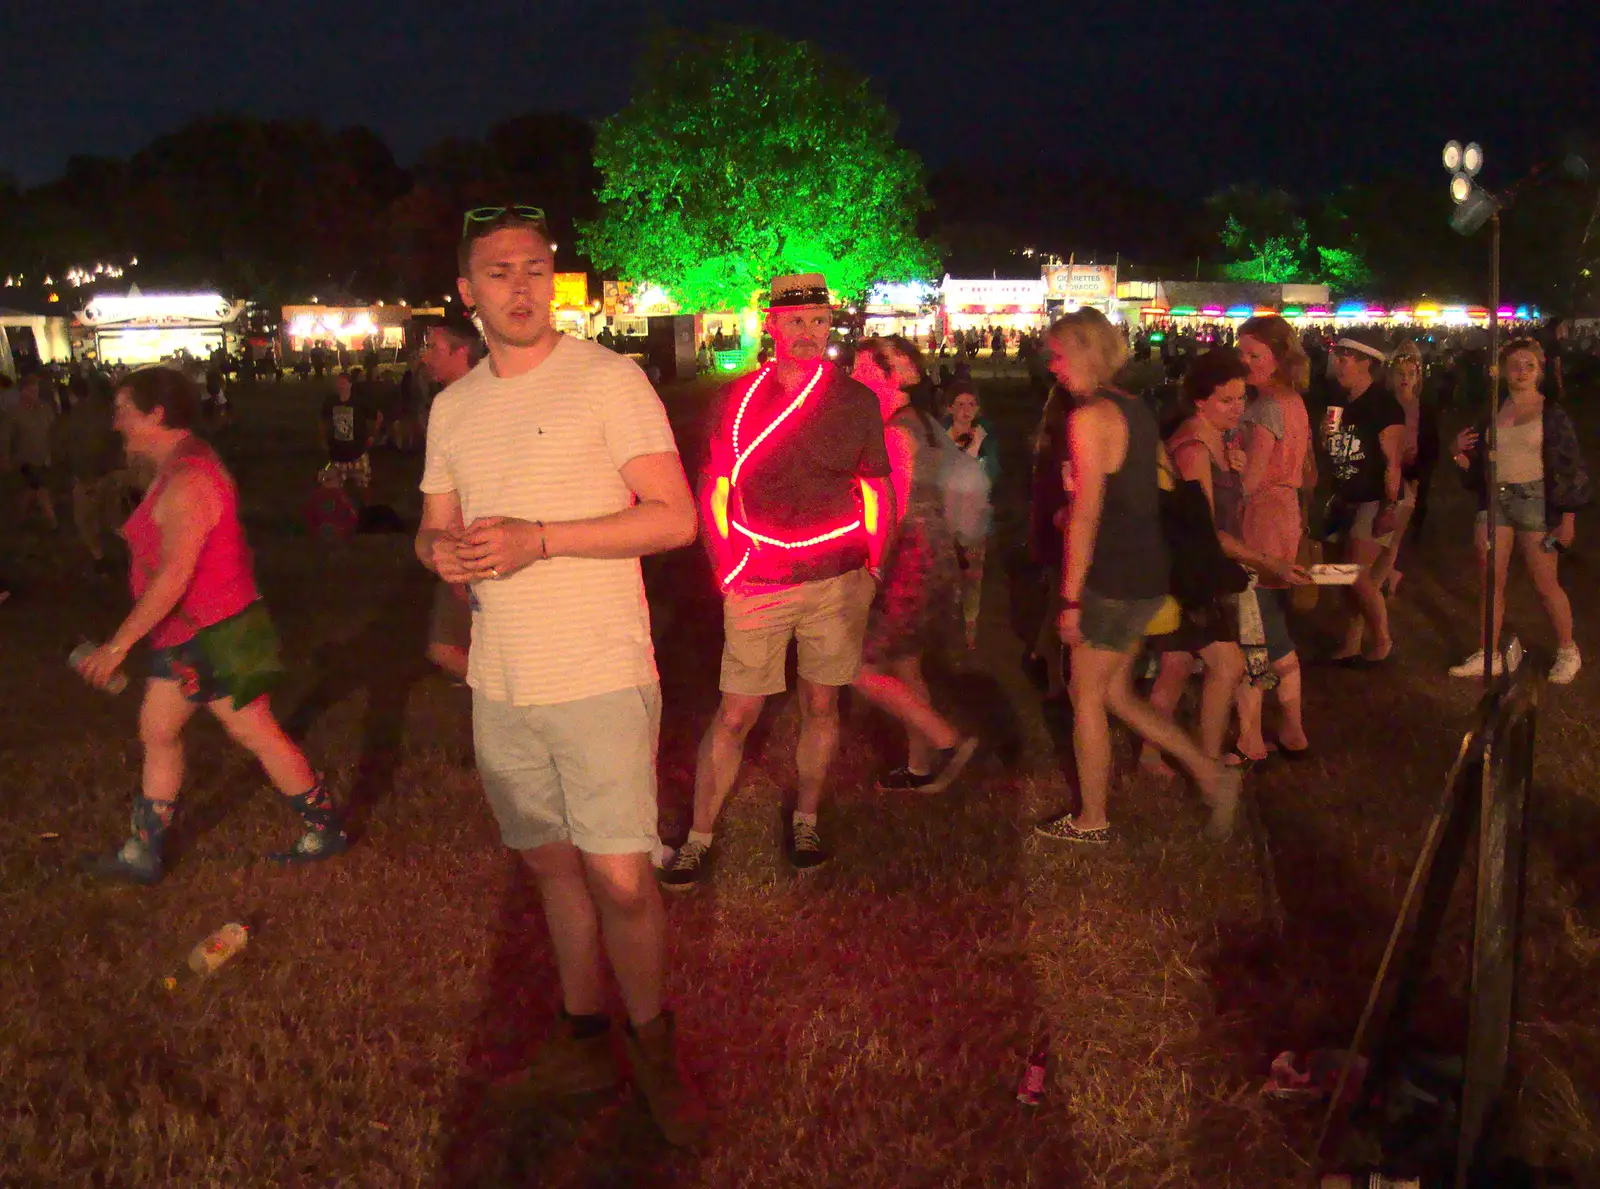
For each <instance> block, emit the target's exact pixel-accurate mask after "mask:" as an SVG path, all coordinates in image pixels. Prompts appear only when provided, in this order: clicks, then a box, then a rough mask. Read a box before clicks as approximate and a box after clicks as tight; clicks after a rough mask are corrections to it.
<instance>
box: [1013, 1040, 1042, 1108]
mask: <svg viewBox="0 0 1600 1189" xmlns="http://www.w3.org/2000/svg"><path fill="white" fill-rule="evenodd" d="M1049 1066H1050V1039H1049V1037H1046V1038H1045V1039H1044V1040H1041V1041H1040V1042H1039V1047H1038V1048H1036V1049H1034V1051H1033V1056H1031V1057H1029V1058H1028V1065H1027V1068H1026V1069H1024V1070H1023V1071H1022V1079H1021V1080H1020V1081H1018V1082H1017V1101H1018V1102H1020V1103H1022V1105H1023V1106H1038V1105H1039V1104H1040V1103H1041V1102H1043V1101H1044V1081H1045V1074H1046V1073H1047V1072H1048V1070H1049Z"/></svg>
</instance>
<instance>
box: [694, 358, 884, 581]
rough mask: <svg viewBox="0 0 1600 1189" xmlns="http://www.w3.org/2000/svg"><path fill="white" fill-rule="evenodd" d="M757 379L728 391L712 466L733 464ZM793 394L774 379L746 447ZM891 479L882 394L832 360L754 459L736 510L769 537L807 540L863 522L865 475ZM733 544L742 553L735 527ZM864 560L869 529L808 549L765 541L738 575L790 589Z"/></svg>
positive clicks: (750, 423)
mask: <svg viewBox="0 0 1600 1189" xmlns="http://www.w3.org/2000/svg"><path fill="white" fill-rule="evenodd" d="M752 379H753V377H746V378H743V379H740V380H736V381H735V382H734V383H733V384H731V385H730V386H729V387H728V388H727V389H726V390H725V392H724V394H723V397H722V402H721V408H720V409H719V411H718V415H717V417H716V418H715V420H714V421H713V425H714V426H715V430H714V432H715V434H716V439H715V441H716V445H715V446H714V448H713V450H712V458H713V459H714V460H717V462H716V463H714V464H713V465H717V463H720V464H721V466H722V467H723V468H726V466H727V465H729V464H731V461H732V455H731V451H730V448H729V447H730V444H731V442H732V432H733V423H734V419H735V418H736V417H737V416H738V413H739V403H740V401H741V400H742V399H743V398H744V394H745V392H746V390H747V389H748V388H749V386H750V383H751V380H752ZM796 395H798V393H785V392H784V391H783V390H782V389H781V388H779V387H778V384H777V382H776V381H775V380H774V379H773V378H772V377H771V376H770V375H769V376H768V377H767V379H766V381H765V382H764V383H763V384H762V385H761V387H760V388H759V389H758V390H757V391H756V394H755V396H754V397H753V398H752V399H751V401H750V404H749V406H748V407H747V408H746V410H745V414H744V420H743V423H742V424H741V425H740V429H739V445H740V447H741V448H742V449H749V446H750V443H751V442H753V441H755V439H756V438H757V437H758V436H759V435H760V433H761V431H762V430H763V429H765V428H766V427H767V426H768V425H770V424H771V423H772V421H773V419H774V418H776V417H777V416H778V415H779V414H780V413H782V412H783V410H784V409H786V408H788V406H789V404H790V403H791V402H792V401H793V400H794V397H795V396H796ZM888 477H889V454H888V450H887V449H886V448H885V446H884V442H883V415H882V413H881V411H880V410H879V407H878V398H877V396H875V395H874V394H873V392H872V390H871V389H870V388H868V387H867V386H866V385H865V384H862V383H859V382H858V381H856V380H852V379H851V378H850V377H849V376H847V375H845V374H844V373H843V372H842V371H840V370H839V369H838V368H836V367H834V366H832V365H831V364H830V365H827V374H826V375H825V376H824V377H823V379H822V380H821V382H819V383H818V385H817V389H816V390H815V391H813V392H812V393H811V395H810V396H809V397H807V398H806V402H805V404H804V405H802V406H801V407H800V409H799V411H798V412H796V413H794V414H793V415H792V416H790V417H789V419H788V420H786V421H785V422H784V423H783V424H782V425H780V426H779V427H778V428H777V430H776V431H774V433H773V434H772V435H771V437H769V438H768V439H767V440H766V441H764V442H763V443H762V444H761V445H760V446H759V447H758V448H757V449H756V451H755V453H753V454H751V455H750V456H749V459H748V460H747V461H746V462H745V464H744V466H743V468H742V469H741V470H740V473H739V486H738V488H737V490H736V491H735V493H734V495H735V501H734V506H733V507H732V508H731V509H730V511H731V512H732V513H733V515H734V516H736V517H738V518H739V520H740V521H741V522H742V523H744V524H746V525H748V526H749V527H750V528H752V529H754V530H755V531H756V532H758V533H761V534H762V535H764V536H769V537H773V538H776V539H778V540H782V541H799V540H805V539H807V538H809V537H813V536H817V535H820V534H822V533H824V532H827V531H828V530H830V529H833V528H835V527H838V526H840V525H844V524H848V523H850V522H851V521H852V520H856V519H859V518H860V516H861V494H860V490H861V488H860V480H862V479H886V478H888ZM733 540H734V542H735V546H736V551H737V553H739V554H742V553H743V551H744V546H745V545H746V544H748V543H749V541H748V538H746V537H743V536H741V535H739V534H738V533H735V534H734V536H733ZM866 564H867V537H866V534H865V533H864V532H854V533H851V534H849V535H848V536H845V537H842V538H840V539H839V540H837V541H830V542H827V543H825V544H821V545H816V546H812V547H809V548H806V549H801V550H789V549H780V548H777V547H774V546H770V545H764V546H758V547H757V548H756V550H755V553H754V554H753V555H752V557H751V558H750V562H749V564H748V565H746V566H745V568H744V569H743V570H741V571H740V572H739V581H740V582H753V583H767V584H772V585H785V586H788V585H795V584H798V583H801V582H816V581H819V580H821V579H824V578H834V577H837V576H838V575H840V574H847V573H849V572H850V571H851V570H855V569H859V568H860V567H862V566H864V565H866Z"/></svg>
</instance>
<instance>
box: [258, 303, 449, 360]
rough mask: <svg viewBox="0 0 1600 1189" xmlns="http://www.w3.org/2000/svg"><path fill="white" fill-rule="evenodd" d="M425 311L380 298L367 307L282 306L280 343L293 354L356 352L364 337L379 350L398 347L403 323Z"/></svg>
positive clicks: (403, 340) (403, 334)
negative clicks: (377, 301)
mask: <svg viewBox="0 0 1600 1189" xmlns="http://www.w3.org/2000/svg"><path fill="white" fill-rule="evenodd" d="M427 312H428V311H425V310H414V309H412V308H411V307H410V306H408V305H404V304H401V305H386V304H385V303H383V302H381V301H380V302H379V303H378V304H377V305H370V306H325V305H320V304H317V303H312V304H310V305H292V306H284V307H283V322H282V327H283V342H284V346H285V348H287V350H288V351H291V352H294V353H296V354H298V353H299V352H302V351H309V350H311V348H313V347H322V348H324V349H327V350H336V349H338V348H340V347H343V348H344V349H345V350H346V351H360V350H362V349H363V348H365V347H366V345H367V342H368V340H373V341H374V345H376V346H377V348H378V349H379V350H380V351H395V350H400V349H401V348H403V347H404V346H405V345H406V323H407V322H409V321H410V320H411V319H412V318H413V317H414V316H416V315H417V314H421V313H427ZM441 312H442V311H441Z"/></svg>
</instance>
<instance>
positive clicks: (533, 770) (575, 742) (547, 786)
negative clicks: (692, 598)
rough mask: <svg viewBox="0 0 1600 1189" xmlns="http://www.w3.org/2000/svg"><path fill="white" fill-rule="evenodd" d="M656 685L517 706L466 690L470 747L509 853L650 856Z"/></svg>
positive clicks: (657, 718)
mask: <svg viewBox="0 0 1600 1189" xmlns="http://www.w3.org/2000/svg"><path fill="white" fill-rule="evenodd" d="M660 735H661V686H660V685H659V684H657V683H655V682H651V683H650V684H649V685H640V686H636V687H633V688H631V689H620V690H617V691H616V692H614V693H609V694H597V695H595V696H594V697H592V698H579V699H578V700H577V701H574V702H559V703H557V704H555V705H553V706H513V705H512V704H511V703H509V702H496V701H493V700H491V699H489V698H486V697H484V696H483V695H482V694H481V693H479V692H478V691H477V690H473V691H472V742H473V749H474V751H475V752H476V753H477V760H478V775H479V776H480V777H482V779H483V792H484V795H485V796H486V797H487V798H488V801H489V808H490V809H492V810H493V811H494V816H495V820H496V821H498V822H499V823H500V838H501V840H502V841H504V842H505V844H506V845H507V846H509V847H510V848H511V849H512V850H535V849H537V848H538V847H541V846H547V845H549V844H550V843H552V842H570V843H572V845H573V846H575V847H577V848H578V849H579V850H581V851H584V852H586V853H588V854H592V855H629V854H647V853H649V852H651V851H653V850H654V849H655V848H656V846H657V845H659V839H658V838H657V837H656V744H657V741H658V740H659V738H660Z"/></svg>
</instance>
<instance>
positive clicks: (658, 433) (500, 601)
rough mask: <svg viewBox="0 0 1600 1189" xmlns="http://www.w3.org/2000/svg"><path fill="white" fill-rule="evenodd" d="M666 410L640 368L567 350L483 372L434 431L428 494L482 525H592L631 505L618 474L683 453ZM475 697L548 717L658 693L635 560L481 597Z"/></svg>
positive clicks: (456, 392) (551, 567)
mask: <svg viewBox="0 0 1600 1189" xmlns="http://www.w3.org/2000/svg"><path fill="white" fill-rule="evenodd" d="M677 448H678V447H677V443H676V442H675V441H674V440H673V437H672V429H671V427H670V426H669V425H668V424H667V414H666V410H665V409H663V408H662V407H661V400H660V398H659V397H657V396H656V394H655V390H654V389H652V388H651V387H650V382H649V381H648V380H646V379H645V377H644V373H643V372H641V371H640V370H639V368H638V366H637V365H636V364H634V362H633V361H632V360H631V359H628V358H626V357H624V356H621V355H617V354H615V353H614V352H611V351H608V350H606V349H605V348H604V347H601V346H599V345H597V344H595V343H590V342H586V341H584V340H582V339H572V338H567V337H565V336H563V337H562V338H561V339H559V340H558V341H557V343H556V346H555V350H554V351H552V352H551V353H550V355H549V357H548V358H546V359H545V360H544V362H543V363H541V364H539V366H538V367H536V368H534V369H533V370H532V371H530V372H526V373H524V374H523V375H520V376H515V377H513V378H512V379H509V380H503V379H501V378H499V377H498V376H496V375H495V374H494V372H493V371H492V370H490V366H489V360H487V359H485V360H484V361H483V362H482V363H480V364H478V366H477V367H475V368H473V369H472V370H471V371H470V372H468V373H467V374H466V375H465V376H463V377H462V378H461V379H459V380H457V381H456V382H455V383H454V384H452V385H450V386H449V387H448V388H446V389H445V390H444V391H443V392H441V393H440V394H439V395H438V397H437V398H435V400H434V403H433V411H432V414H431V416H430V417H429V419H428V453H427V462H426V464H425V465H424V467H423V472H422V490H423V491H424V492H425V493H427V494H429V495H441V494H445V493H447V492H452V491H453V492H455V493H456V496H457V498H459V499H460V501H461V515H462V517H463V519H464V520H465V521H466V523H467V524H469V525H470V524H471V523H472V522H473V521H474V520H476V519H478V518H479V517H483V516H510V517H516V518H517V519H519V520H542V521H544V522H545V523H547V524H548V523H551V522H553V521H563V520H589V519H592V518H595V517H599V516H608V515H610V514H612V513H614V512H620V511H622V510H623V509H624V508H627V507H629V506H630V505H631V504H632V503H633V493H632V492H631V491H630V490H629V488H628V485H627V484H626V483H625V482H624V481H623V479H622V474H621V471H622V468H623V466H624V465H625V464H626V463H627V462H629V461H630V460H631V459H634V458H638V457H640V456H642V455H646V454H666V453H669V452H671V453H676V452H677ZM472 589H473V591H474V593H475V594H476V595H477V597H478V602H479V604H480V608H481V609H480V610H479V611H478V612H476V613H475V614H474V615H473V617H472V649H471V652H470V653H469V654H468V661H467V683H468V684H469V685H471V686H472V688H473V689H475V690H477V691H478V692H479V693H481V694H483V695H484V696H485V697H487V698H490V699H493V700H494V701H496V702H510V703H513V704H515V705H518V706H548V705H552V704H555V703H558V702H573V701H577V700H578V699H579V698H590V697H595V696H596V695H599V694H606V693H612V692H614V691H616V690H619V689H627V688H629V687H632V686H636V685H646V684H648V683H650V682H652V681H655V680H656V662H655V649H654V648H653V646H652V645H651V642H650V608H649V606H648V605H647V604H646V602H645V595H644V580H643V578H642V577H641V576H640V573H639V561H638V559H637V558H623V559H620V560H610V559H596V558H581V557H553V558H551V559H550V560H548V561H536V562H534V563H533V564H532V565H530V566H528V567H527V568H526V569H524V570H521V571H520V572H518V573H516V574H513V575H511V576H510V577H508V578H502V579H500V580H498V581H493V582H479V583H476V584H475V585H474V586H473V588H472Z"/></svg>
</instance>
